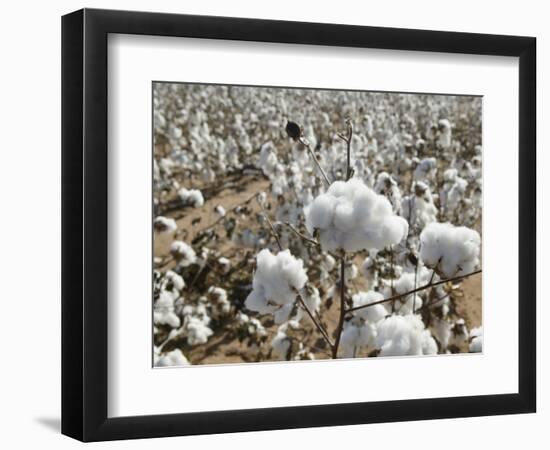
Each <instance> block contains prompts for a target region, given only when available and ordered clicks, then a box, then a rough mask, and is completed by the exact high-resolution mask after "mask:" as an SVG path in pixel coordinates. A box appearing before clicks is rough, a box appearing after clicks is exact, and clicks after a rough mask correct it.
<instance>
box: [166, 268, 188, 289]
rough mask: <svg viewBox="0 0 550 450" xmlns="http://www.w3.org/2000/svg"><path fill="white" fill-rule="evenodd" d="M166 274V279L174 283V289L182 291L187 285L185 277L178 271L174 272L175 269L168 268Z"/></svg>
mask: <svg viewBox="0 0 550 450" xmlns="http://www.w3.org/2000/svg"><path fill="white" fill-rule="evenodd" d="M165 276H166V279H167V280H168V281H169V282H170V283H172V285H173V286H174V289H176V290H177V291H181V290H182V289H183V288H184V287H185V281H184V279H183V277H182V276H181V275H179V274H177V273H176V272H174V271H173V270H168V271H167V272H166V274H165Z"/></svg>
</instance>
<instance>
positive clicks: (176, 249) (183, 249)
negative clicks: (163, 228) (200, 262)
mask: <svg viewBox="0 0 550 450" xmlns="http://www.w3.org/2000/svg"><path fill="white" fill-rule="evenodd" d="M170 254H171V255H172V256H173V257H174V259H175V260H176V261H178V263H179V264H180V265H181V266H182V267H187V266H189V265H191V264H194V263H195V262H196V261H197V254H196V253H195V250H193V247H191V246H190V245H189V244H187V243H185V242H183V241H174V242H172V244H171V245H170Z"/></svg>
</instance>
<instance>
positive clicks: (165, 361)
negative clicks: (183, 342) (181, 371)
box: [155, 348, 189, 367]
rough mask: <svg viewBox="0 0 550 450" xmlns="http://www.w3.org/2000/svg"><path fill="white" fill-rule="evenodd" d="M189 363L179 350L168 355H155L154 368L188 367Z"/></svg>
mask: <svg viewBox="0 0 550 450" xmlns="http://www.w3.org/2000/svg"><path fill="white" fill-rule="evenodd" d="M188 365H189V361H188V360H187V358H186V357H185V356H184V354H183V353H182V352H181V350H180V349H179V348H176V349H174V350H172V351H171V352H168V353H163V354H161V355H155V367H171V366H188Z"/></svg>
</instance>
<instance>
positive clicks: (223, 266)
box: [218, 256, 231, 274]
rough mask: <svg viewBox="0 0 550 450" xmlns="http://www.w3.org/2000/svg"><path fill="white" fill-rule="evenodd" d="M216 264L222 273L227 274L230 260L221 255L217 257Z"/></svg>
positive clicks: (229, 268)
mask: <svg viewBox="0 0 550 450" xmlns="http://www.w3.org/2000/svg"><path fill="white" fill-rule="evenodd" d="M218 266H219V268H220V271H221V272H222V273H223V274H227V273H229V271H230V270H231V261H230V260H229V259H227V258H225V257H224V256H222V257H220V258H218Z"/></svg>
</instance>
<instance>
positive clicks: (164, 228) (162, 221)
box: [153, 216, 178, 234]
mask: <svg viewBox="0 0 550 450" xmlns="http://www.w3.org/2000/svg"><path fill="white" fill-rule="evenodd" d="M177 228H178V226H177V224H176V221H175V220H174V219H171V218H168V217H163V216H158V217H156V218H155V220H154V221H153V229H154V230H155V231H156V232H157V233H161V234H162V233H171V232H173V231H176V230H177Z"/></svg>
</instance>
